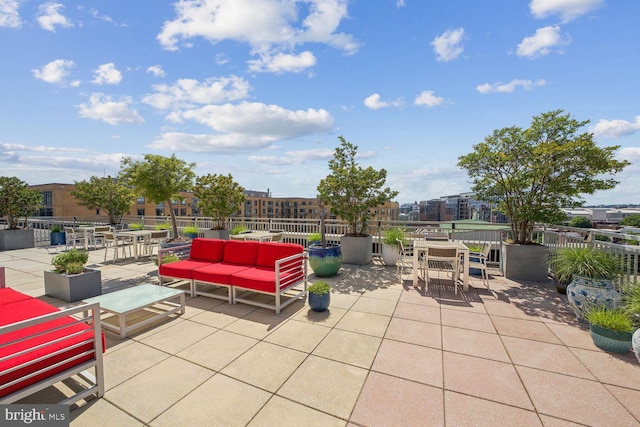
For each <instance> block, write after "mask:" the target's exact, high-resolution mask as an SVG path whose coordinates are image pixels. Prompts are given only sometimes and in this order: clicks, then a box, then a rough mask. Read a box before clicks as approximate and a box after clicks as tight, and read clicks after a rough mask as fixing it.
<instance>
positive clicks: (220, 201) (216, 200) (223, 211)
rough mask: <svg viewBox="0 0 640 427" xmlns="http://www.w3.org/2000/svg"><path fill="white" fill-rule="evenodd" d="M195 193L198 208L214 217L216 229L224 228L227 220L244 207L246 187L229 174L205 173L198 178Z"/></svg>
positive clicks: (206, 214)
mask: <svg viewBox="0 0 640 427" xmlns="http://www.w3.org/2000/svg"><path fill="white" fill-rule="evenodd" d="M193 194H194V196H196V197H197V198H198V208H199V209H200V210H201V211H202V213H203V214H204V215H205V216H210V217H212V218H213V219H214V220H215V222H216V225H215V226H214V228H213V229H214V230H224V229H225V224H226V220H227V218H228V217H230V216H231V215H233V214H234V213H236V212H237V211H238V209H240V208H241V207H242V203H244V200H245V197H244V188H243V187H241V186H240V184H238V183H237V182H235V181H234V180H233V177H232V176H231V174H229V175H226V176H225V175H222V174H220V175H216V174H214V175H211V174H208V175H204V176H200V177H198V178H196V185H195V187H194V189H193Z"/></svg>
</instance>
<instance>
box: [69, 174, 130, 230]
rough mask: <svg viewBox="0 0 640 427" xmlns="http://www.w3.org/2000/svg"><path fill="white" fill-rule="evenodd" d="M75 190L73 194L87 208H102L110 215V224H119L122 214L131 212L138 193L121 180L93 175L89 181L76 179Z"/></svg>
mask: <svg viewBox="0 0 640 427" xmlns="http://www.w3.org/2000/svg"><path fill="white" fill-rule="evenodd" d="M74 184H75V190H74V191H72V192H71V195H72V196H73V197H75V198H76V201H77V202H78V204H79V205H80V206H84V207H86V208H87V209H100V210H103V211H105V212H106V213H107V215H108V216H109V223H110V224H119V223H120V221H121V220H122V216H123V215H126V214H127V213H129V210H130V209H131V206H133V204H134V203H135V200H136V197H137V194H136V192H135V191H134V190H133V189H131V188H130V187H128V186H126V185H124V184H123V183H122V182H121V181H120V180H118V179H115V178H112V177H110V176H107V177H102V178H100V177H96V176H92V177H91V178H89V181H74Z"/></svg>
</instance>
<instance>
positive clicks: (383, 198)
mask: <svg viewBox="0 0 640 427" xmlns="http://www.w3.org/2000/svg"><path fill="white" fill-rule="evenodd" d="M338 139H339V140H340V142H341V145H340V146H339V147H336V149H335V153H334V157H333V159H331V160H330V161H329V170H330V173H329V175H328V176H327V177H325V178H324V179H322V180H320V183H319V184H318V188H317V189H318V198H319V199H320V201H321V202H322V203H323V204H324V205H325V206H329V207H330V208H331V212H332V213H333V214H334V215H336V216H338V217H340V218H341V219H342V220H344V221H346V222H347V223H348V225H349V229H348V231H347V233H346V234H345V235H344V236H342V237H341V239H340V246H341V247H342V261H343V262H345V263H349V264H359V265H363V264H368V263H369V262H371V258H372V257H373V247H372V238H371V235H369V234H368V232H367V231H368V230H367V227H368V220H369V218H370V216H371V212H370V210H371V209H374V208H376V207H378V206H381V205H383V204H384V203H386V202H389V201H390V200H391V199H392V198H394V197H396V196H397V195H398V192H397V191H392V190H391V189H390V188H388V187H387V188H383V186H384V183H385V181H386V179H387V171H386V170H385V169H380V170H376V169H374V168H373V167H371V166H369V167H367V168H363V167H361V166H360V165H359V164H358V163H357V162H356V156H357V153H358V146H357V145H354V144H351V143H349V142H347V140H345V139H344V137H342V136H340V137H338Z"/></svg>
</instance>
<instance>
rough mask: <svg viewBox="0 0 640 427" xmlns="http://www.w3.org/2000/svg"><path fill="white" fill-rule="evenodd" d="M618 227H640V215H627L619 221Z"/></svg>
mask: <svg viewBox="0 0 640 427" xmlns="http://www.w3.org/2000/svg"><path fill="white" fill-rule="evenodd" d="M620 225H626V226H628V227H640V214H634V215H629V216H628V217H626V218H623V219H622V221H620Z"/></svg>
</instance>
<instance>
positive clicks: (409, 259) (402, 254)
mask: <svg viewBox="0 0 640 427" xmlns="http://www.w3.org/2000/svg"><path fill="white" fill-rule="evenodd" d="M396 242H398V245H397V247H398V261H396V274H397V275H398V276H399V277H400V282H402V280H403V279H402V275H403V274H404V269H405V267H406V268H412V267H413V245H405V244H404V243H403V242H402V240H401V239H396Z"/></svg>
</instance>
